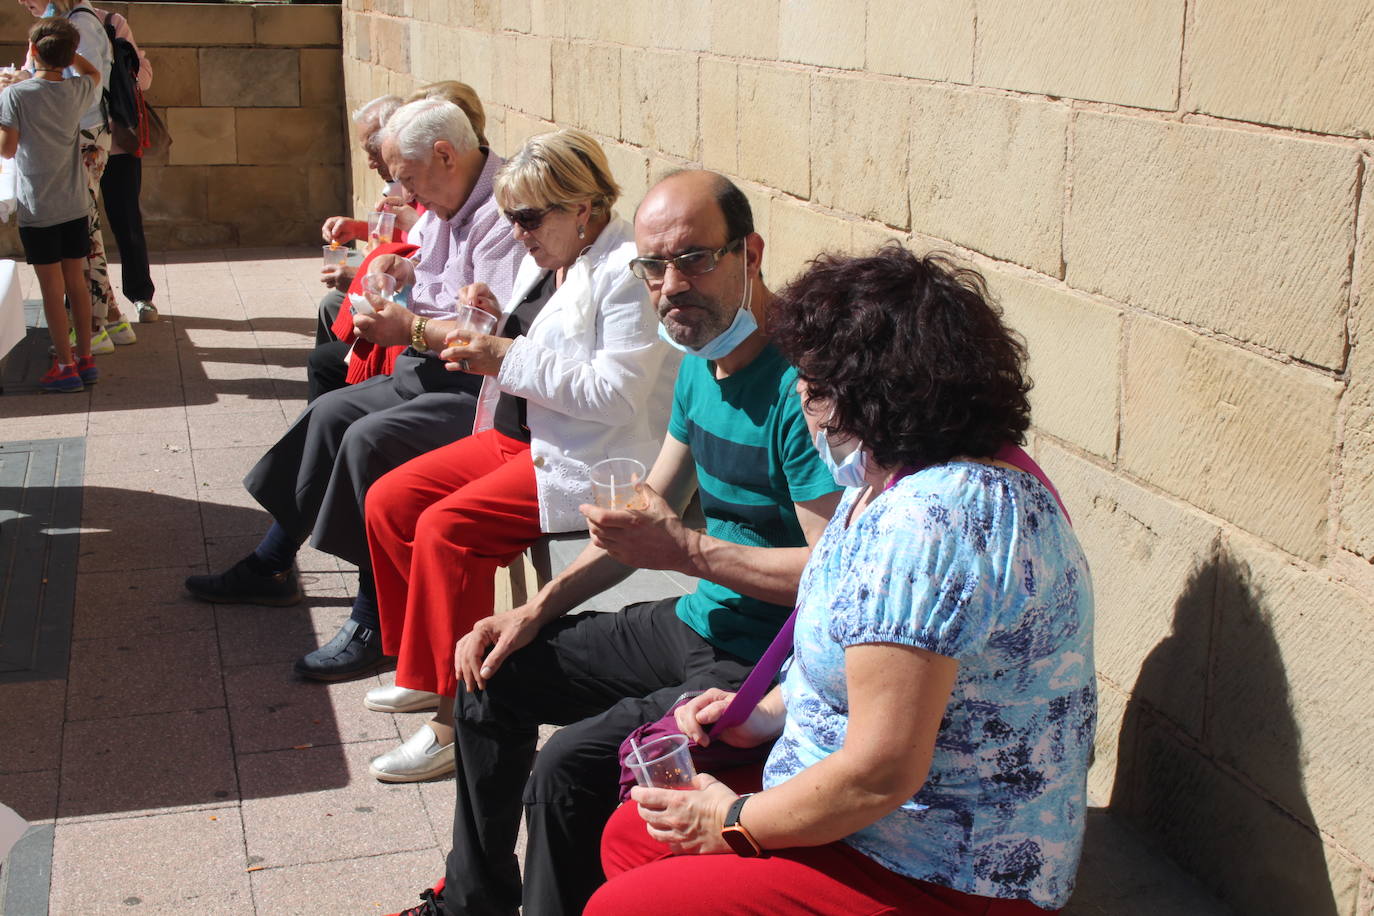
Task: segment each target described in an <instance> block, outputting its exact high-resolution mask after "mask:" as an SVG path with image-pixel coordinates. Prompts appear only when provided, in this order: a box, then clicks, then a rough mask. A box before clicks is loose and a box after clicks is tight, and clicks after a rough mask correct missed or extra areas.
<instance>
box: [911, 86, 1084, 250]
mask: <svg viewBox="0 0 1374 916" xmlns="http://www.w3.org/2000/svg"><path fill="white" fill-rule="evenodd" d="M913 97H914V99H915V105H914V106H913V113H912V127H911V178H910V181H909V185H910V191H911V225H912V228H913V229H914V230H915V231H917V232H922V233H925V234H927V235H932V236H935V237H937V238H943V239H948V240H950V241H952V242H955V243H957V244H959V245H963V246H964V247H966V248H972V249H974V250H976V251H981V252H983V253H984V254H988V255H991V256H993V257H996V258H1002V259H1005V260H1009V261H1015V262H1016V263H1018V264H1023V265H1025V266H1026V267H1030V268H1033V269H1035V270H1038V271H1040V272H1041V273H1044V274H1048V275H1050V276H1053V277H1058V276H1062V265H1061V258H1062V253H1061V245H1062V238H1063V221H1064V168H1065V167H1064V147H1065V139H1066V136H1067V131H1068V123H1069V112H1068V110H1067V109H1066V108H1064V107H1063V106H1061V105H1056V104H1051V103H1047V102H1037V101H1031V100H1028V99H1018V98H1007V97H1004V96H994V95H988V94H986V93H982V92H971V91H963V90H950V89H944V88H939V87H927V86H918V87H915V88H914V89H913Z"/></svg>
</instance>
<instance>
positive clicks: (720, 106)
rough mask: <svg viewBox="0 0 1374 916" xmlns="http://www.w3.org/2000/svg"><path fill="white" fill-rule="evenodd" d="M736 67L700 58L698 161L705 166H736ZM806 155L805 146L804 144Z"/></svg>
mask: <svg viewBox="0 0 1374 916" xmlns="http://www.w3.org/2000/svg"><path fill="white" fill-rule="evenodd" d="M739 144H740V135H739V69H738V68H737V67H736V66H735V64H734V63H733V62H730V61H723V60H717V59H715V58H711V57H703V58H702V60H701V162H702V165H704V166H705V167H706V168H708V169H717V170H719V171H722V172H735V171H738V169H739ZM802 152H803V155H805V147H803V150H802Z"/></svg>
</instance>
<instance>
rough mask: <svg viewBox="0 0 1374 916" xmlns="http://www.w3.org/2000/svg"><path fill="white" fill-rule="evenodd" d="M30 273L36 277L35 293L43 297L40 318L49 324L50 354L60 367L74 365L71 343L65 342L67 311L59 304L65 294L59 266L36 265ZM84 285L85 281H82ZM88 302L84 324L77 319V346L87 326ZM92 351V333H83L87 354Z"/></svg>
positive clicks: (58, 264)
mask: <svg viewBox="0 0 1374 916" xmlns="http://www.w3.org/2000/svg"><path fill="white" fill-rule="evenodd" d="M33 272H34V273H35V274H37V275H38V289H39V290H40V292H41V293H42V295H43V317H44V318H46V319H47V320H48V336H49V337H51V338H52V348H53V354H54V355H55V356H56V357H57V361H58V363H60V364H61V365H63V366H70V365H72V364H74V363H75V362H76V358H75V357H73V356H72V345H71V341H69V340H68V339H67V331H68V329H69V327H70V325H68V324H67V309H66V306H64V305H63V304H62V297H63V296H64V295H65V293H66V287H65V284H64V283H63V282H62V264H61V263H57V264H35V265H33ZM83 282H84V281H83ZM90 307H91V300H90V298H89V297H87V299H86V308H87V313H86V320H85V321H84V322H83V321H82V320H81V318H79V317H78V318H76V319H75V320H76V322H77V325H76V327H77V329H78V333H77V340H78V342H80V338H81V335H80V329H81V328H82V327H88V326H89V325H90V323H91V322H90V312H89V309H90ZM90 351H91V332H90V331H89V330H87V331H86V352H87V353H89V352H90Z"/></svg>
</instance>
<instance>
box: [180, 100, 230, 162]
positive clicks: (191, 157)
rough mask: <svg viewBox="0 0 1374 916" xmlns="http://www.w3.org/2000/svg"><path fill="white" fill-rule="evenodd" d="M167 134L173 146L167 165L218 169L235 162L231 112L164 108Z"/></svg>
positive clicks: (212, 109) (207, 109)
mask: <svg viewBox="0 0 1374 916" xmlns="http://www.w3.org/2000/svg"><path fill="white" fill-rule="evenodd" d="M166 120H167V132H168V133H170V134H171V135H172V137H173V138H174V140H175V142H173V143H172V147H171V149H170V151H169V153H168V162H169V163H170V164H171V165H219V164H232V163H234V162H237V161H238V152H237V149H236V146H235V132H234V109H232V108H168V109H167V111H166Z"/></svg>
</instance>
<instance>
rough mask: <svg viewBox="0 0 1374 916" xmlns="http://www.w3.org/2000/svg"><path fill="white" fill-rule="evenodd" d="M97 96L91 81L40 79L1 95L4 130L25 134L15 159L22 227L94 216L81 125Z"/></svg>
mask: <svg viewBox="0 0 1374 916" xmlns="http://www.w3.org/2000/svg"><path fill="white" fill-rule="evenodd" d="M95 92H96V86H95V83H94V82H92V81H91V78H90V77H89V76H79V77H77V78H75V79H65V80H60V81H59V80H45V79H39V78H38V77H34V78H32V79H26V80H24V81H23V82H19V83H15V84H14V85H13V86H10V87H9V88H8V89H6V90H4V91H3V92H0V126H3V127H13V128H17V129H18V130H19V151H18V152H17V153H15V154H14V165H15V173H16V178H17V181H16V182H15V191H16V196H17V198H18V201H19V225H21V226H25V227H32V228H35V229H36V228H41V227H43V226H56V225H58V224H59V223H65V222H69V221H70V220H74V219H78V218H80V217H83V216H85V215H86V214H87V212H88V211H89V210H90V199H89V198H88V196H87V194H88V192H87V190H86V167H85V165H84V164H82V162H81V146H80V130H79V127H78V125H79V123H80V121H81V115H82V113H83V112H84V111H86V109H87V108H88V107H89V106H90V104H91V97H92V96H93V95H94V94H95Z"/></svg>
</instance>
